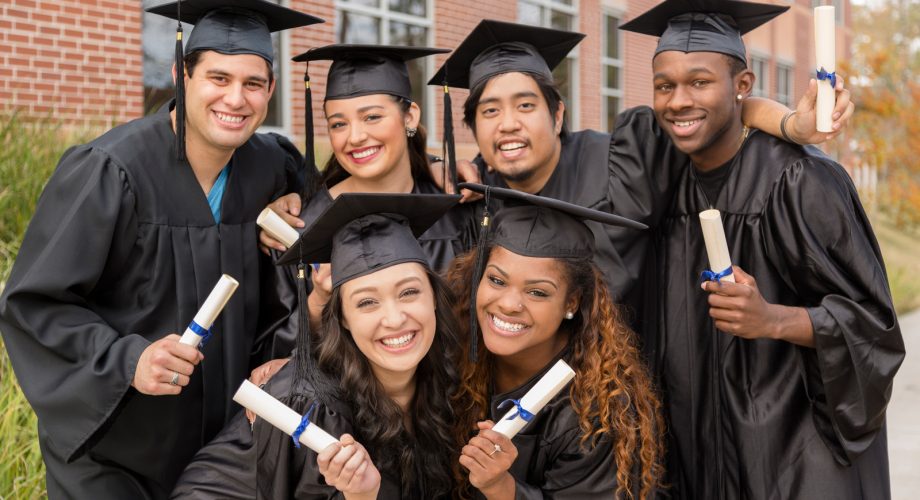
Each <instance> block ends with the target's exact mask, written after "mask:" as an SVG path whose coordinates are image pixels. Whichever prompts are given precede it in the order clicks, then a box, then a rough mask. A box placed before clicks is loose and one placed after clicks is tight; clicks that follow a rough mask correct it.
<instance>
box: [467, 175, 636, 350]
mask: <svg viewBox="0 0 920 500" xmlns="http://www.w3.org/2000/svg"><path fill="white" fill-rule="evenodd" d="M459 187H460V188H462V189H469V190H471V191H475V192H477V193H483V194H484V195H485V204H486V207H485V216H484V221H483V223H482V225H483V226H484V227H488V228H489V230H488V231H484V232H482V233H481V234H480V240H479V250H480V252H479V255H478V257H477V259H476V264H475V266H474V271H473V273H474V274H473V287H472V295H471V296H470V308H471V312H470V314H471V321H470V330H471V331H472V334H471V337H470V339H471V344H470V356H471V357H472V358H473V359H475V356H476V339H477V335H478V334H477V328H478V325H477V322H476V313H475V308H476V289H477V286H478V285H479V280H480V279H482V270H483V268H484V267H485V258H486V256H485V252H484V251H483V249H484V248H485V247H486V246H487V245H491V246H495V245H497V246H500V247H503V248H506V249H508V250H510V251H512V252H514V253H516V254H518V255H524V256H527V257H546V258H555V259H568V258H573V259H591V258H593V257H594V252H595V243H594V233H593V232H592V231H591V229H590V228H589V227H588V226H587V225H586V224H585V221H595V222H599V223H601V224H607V225H611V226H623V227H628V228H632V229H647V228H648V226H646V225H645V224H642V223H641V222H636V221H634V220H632V219H627V218H625V217H620V216H619V215H613V214H609V213H607V212H601V211H599V210H594V209H591V208H585V207H582V206H579V205H575V204H572V203H568V202H565V201H562V200H557V199H554V198H547V197H545V196H537V195H533V194H529V193H524V192H522V191H517V190H514V189H505V188H497V187H491V186H484V185H482V184H469V183H461V184H460V186H459ZM492 197H495V198H498V199H500V200H503V202H504V204H503V206H502V208H501V209H500V210H499V211H498V212H497V213H496V215H495V217H494V219H493V220H492V221H491V222H490V221H489V220H488V217H489V215H488V210H489V207H488V205H489V201H490V198H492Z"/></svg>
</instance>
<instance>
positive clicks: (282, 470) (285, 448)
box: [172, 363, 419, 500]
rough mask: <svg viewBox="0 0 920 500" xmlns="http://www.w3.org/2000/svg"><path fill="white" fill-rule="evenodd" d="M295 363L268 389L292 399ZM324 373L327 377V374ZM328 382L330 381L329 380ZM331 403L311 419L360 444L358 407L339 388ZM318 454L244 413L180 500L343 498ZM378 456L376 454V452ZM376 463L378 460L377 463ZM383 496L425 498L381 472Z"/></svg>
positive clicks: (185, 477) (204, 456) (192, 469)
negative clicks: (405, 492) (354, 408)
mask: <svg viewBox="0 0 920 500" xmlns="http://www.w3.org/2000/svg"><path fill="white" fill-rule="evenodd" d="M293 375H294V369H293V364H292V363H288V364H287V365H285V366H284V368H282V369H281V370H280V371H279V372H278V373H277V374H276V375H275V376H274V377H272V378H271V380H270V381H269V382H268V384H266V386H265V390H266V391H268V392H269V393H270V394H271V395H273V396H274V397H275V398H278V399H279V400H282V401H285V400H287V398H288V396H289V393H290V389H291V383H292V381H293ZM318 376H320V377H323V375H322V374H319V375H318ZM326 381H327V383H328V379H326ZM298 390H299V391H302V394H303V395H304V396H306V398H307V400H309V401H313V399H314V393H313V392H312V391H313V387H312V386H310V385H308V384H306V383H301V384H300V385H299V386H298ZM325 392H326V399H327V400H326V401H324V403H323V404H317V405H316V407H315V408H314V410H313V413H312V414H311V417H310V422H312V423H311V425H317V426H319V427H320V428H322V429H323V430H325V431H326V432H328V433H329V434H331V435H333V436H335V437H338V436H341V435H342V434H345V433H349V434H351V435H353V436H355V439H357V440H358V442H360V435H361V430H360V429H356V428H355V427H354V426H353V425H352V422H353V417H352V410H351V407H350V405H349V404H348V403H347V402H346V401H344V400H343V399H342V398H341V397H340V395H339V394H337V393H336V392H335V391H328V390H327V391H325ZM316 457H317V454H316V452H314V451H312V450H310V449H309V448H307V447H306V446H301V447H300V448H299V449H298V448H295V447H294V444H293V442H292V440H291V437H290V436H288V435H287V434H285V433H283V432H281V431H280V430H278V429H277V428H276V427H274V426H272V425H271V424H269V423H268V422H266V421H265V420H262V419H258V418H257V419H256V421H255V425H254V426H253V427H252V429H250V426H249V421H248V420H247V419H246V415H245V413H244V412H240V413H239V414H238V415H237V416H236V417H235V418H234V419H233V421H232V422H231V423H230V424H229V425H228V426H227V427H226V428H225V429H224V430H223V431H222V432H221V433H220V434H218V436H217V437H216V438H215V439H214V440H213V441H211V442H210V443H208V445H207V446H205V447H204V448H202V449H201V451H199V452H198V454H197V455H195V458H194V460H192V462H191V463H190V464H189V466H188V467H187V468H186V469H185V471H184V472H183V473H182V476H181V477H180V479H179V482H178V483H177V485H176V488H175V490H173V493H172V498H176V499H193V498H194V499H217V498H220V499H240V500H243V499H246V500H251V499H253V498H259V499H277V500H286V499H297V500H321V499H331V498H343V496H342V494H341V493H340V492H339V491H338V490H336V489H335V488H334V487H332V486H329V485H327V484H326V482H325V481H324V479H323V475H322V474H320V472H319V467H318V466H317V464H316ZM372 457H373V455H372ZM375 465H376V464H375ZM378 470H379V472H380V479H381V481H380V493H379V494H378V498H381V499H384V498H385V499H399V498H419V497H418V496H417V495H411V494H410V495H403V492H402V491H401V487H400V481H399V476H398V473H394V471H387V470H380V469H379V468H378Z"/></svg>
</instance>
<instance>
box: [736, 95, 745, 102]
mask: <svg viewBox="0 0 920 500" xmlns="http://www.w3.org/2000/svg"><path fill="white" fill-rule="evenodd" d="M735 99H738V100H739V101H740V100H741V99H744V96H743V95H741V94H738V95H736V96H735Z"/></svg>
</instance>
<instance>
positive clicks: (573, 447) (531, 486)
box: [477, 348, 617, 500]
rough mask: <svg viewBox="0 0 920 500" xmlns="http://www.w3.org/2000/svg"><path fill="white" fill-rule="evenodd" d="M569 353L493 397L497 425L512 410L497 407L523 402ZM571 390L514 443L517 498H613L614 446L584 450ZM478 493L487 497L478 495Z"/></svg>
mask: <svg viewBox="0 0 920 500" xmlns="http://www.w3.org/2000/svg"><path fill="white" fill-rule="evenodd" d="M568 354H569V348H566V349H564V350H563V352H562V353H560V354H559V356H557V357H556V358H554V359H553V360H552V361H551V362H549V363H547V365H546V366H545V367H544V368H543V369H542V370H540V372H539V373H537V374H536V375H534V376H533V377H531V378H530V379H529V380H528V381H526V382H525V383H523V384H522V385H521V386H519V387H517V388H515V389H512V390H510V391H508V392H505V393H502V394H494V395H492V397H491V398H490V406H489V414H490V418H491V419H492V421H493V422H498V421H499V420H500V419H501V418H503V417H504V416H505V414H506V413H507V412H508V409H509V405H505V407H504V408H502V409H499V408H498V405H500V404H501V403H502V402H503V401H505V400H507V399H517V400H520V399H521V398H522V397H523V396H524V395H525V394H527V391H529V390H530V389H531V388H533V386H534V385H536V384H537V382H538V381H539V380H540V378H541V377H542V376H543V375H545V374H546V372H548V371H549V370H550V368H552V367H553V365H554V364H556V361H557V360H559V359H564V358H566V357H567V356H568ZM570 387H571V383H569V385H566V387H565V388H564V389H563V390H562V391H560V392H559V394H557V395H556V396H555V397H554V398H553V399H551V400H550V401H549V403H547V404H546V406H545V407H544V408H543V409H542V410H540V411H539V412H538V413H537V414H536V415H534V418H533V420H531V421H530V422H529V423H528V424H527V425H526V426H525V427H524V428H523V429H522V430H521V432H519V433H518V434H517V435H516V436H514V439H512V440H511V441H512V443H514V446H515V447H516V448H517V451H518V456H517V459H516V460H515V461H514V463H513V464H511V469H510V470H509V471H508V472H509V473H511V475H512V476H513V477H514V481H515V498H516V499H520V500H524V499H528V500H529V499H533V500H542V499H544V498H553V499H558V500H562V499H572V500H582V499H595V498H596V499H605V500H606V499H610V498H613V493H614V492H615V491H616V489H617V479H616V473H617V470H616V460H615V459H614V454H613V443H612V441H611V440H610V439H609V438H608V437H605V438H601V439H599V440H598V441H597V443H596V444H595V445H594V447H591V446H590V445H588V444H586V445H585V448H583V447H582V445H581V429H580V428H579V424H578V414H577V413H575V410H574V409H573V408H572V401H571V399H570V398H569V390H570ZM477 495H478V496H479V498H483V497H482V495H481V494H479V493H478V491H477Z"/></svg>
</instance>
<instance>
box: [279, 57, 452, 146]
mask: <svg viewBox="0 0 920 500" xmlns="http://www.w3.org/2000/svg"><path fill="white" fill-rule="evenodd" d="M445 52H450V50H448V49H435V48H429V47H404V46H397V45H356V44H335V45H326V46H325V47H316V48H313V49H310V50H308V51H306V52H304V53H303V54H300V55H298V56H296V57H294V58H292V60H294V61H296V62H306V63H308V64H307V67H306V68H304V89H305V100H306V103H307V106H306V117H305V123H306V124H307V127H306V134H305V135H306V148H305V149H306V153H307V158H308V159H307V163H308V164H309V162H310V159H312V158H313V106H312V104H311V103H312V100H313V97H312V92H311V91H310V74H309V69H310V68H309V62H310V61H324V60H331V61H333V62H332V66H330V67H329V73H328V74H327V75H326V100H330V99H349V98H352V97H358V96H363V95H371V94H389V95H393V96H397V97H402V98H403V99H409V100H411V99H412V83H411V82H410V81H409V68H408V67H407V66H406V61H411V60H412V59H418V58H420V57H425V56H430V55H433V54H443V53H445Z"/></svg>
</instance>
